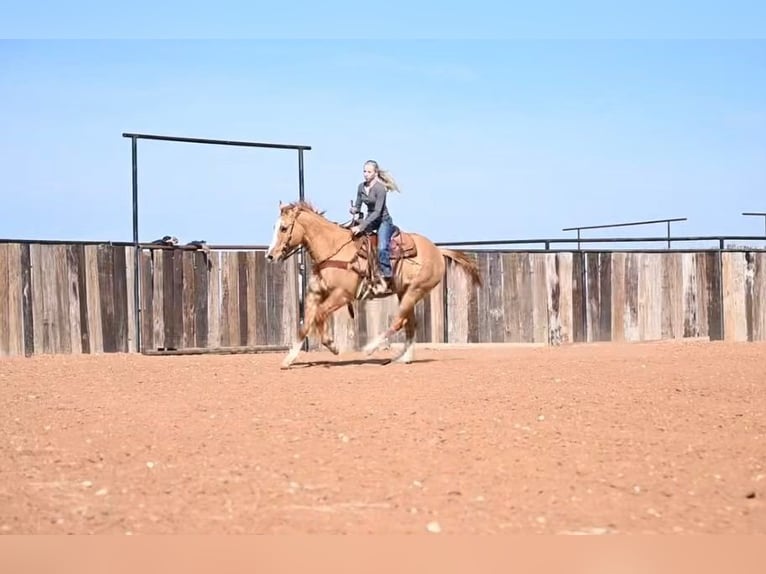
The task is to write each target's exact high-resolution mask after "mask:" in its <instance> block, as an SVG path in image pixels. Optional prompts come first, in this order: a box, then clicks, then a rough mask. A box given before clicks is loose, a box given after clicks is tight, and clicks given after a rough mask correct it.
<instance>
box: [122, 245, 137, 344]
mask: <svg viewBox="0 0 766 574" xmlns="http://www.w3.org/2000/svg"><path fill="white" fill-rule="evenodd" d="M135 263H136V250H135V249H134V248H133V247H125V305H126V307H125V312H126V314H125V321H126V323H127V325H126V326H125V329H126V336H127V352H129V353H134V352H135V351H136V343H137V342H138V340H137V337H136V301H135V299H134V289H135V285H136V281H139V277H136V269H135ZM138 272H139V273H141V269H140V268H139V270H138ZM139 297H140V293H139Z"/></svg>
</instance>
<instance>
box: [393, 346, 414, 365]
mask: <svg viewBox="0 0 766 574" xmlns="http://www.w3.org/2000/svg"><path fill="white" fill-rule="evenodd" d="M414 351H415V347H414V346H413V345H412V344H410V345H406V346H405V347H404V350H403V351H402V352H401V353H399V355H398V356H397V357H396V358H395V359H394V363H404V364H410V363H411V362H412V359H413V355H414Z"/></svg>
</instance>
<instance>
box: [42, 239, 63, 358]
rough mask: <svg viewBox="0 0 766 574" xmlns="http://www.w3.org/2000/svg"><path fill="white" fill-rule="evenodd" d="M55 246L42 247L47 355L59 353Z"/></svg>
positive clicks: (59, 335) (44, 334)
mask: <svg viewBox="0 0 766 574" xmlns="http://www.w3.org/2000/svg"><path fill="white" fill-rule="evenodd" d="M56 247H57V246H56V245H43V246H42V257H41V258H42V269H41V273H40V276H41V280H42V287H43V288H42V294H43V301H42V303H43V349H44V352H45V353H47V354H57V353H59V352H61V329H60V327H59V321H60V315H59V297H58V292H59V287H58V282H57V274H56V254H55V251H56V250H55V248H56Z"/></svg>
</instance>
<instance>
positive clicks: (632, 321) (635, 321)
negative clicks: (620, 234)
mask: <svg viewBox="0 0 766 574" xmlns="http://www.w3.org/2000/svg"><path fill="white" fill-rule="evenodd" d="M624 276H625V312H624V314H623V325H624V327H623V328H624V333H625V340H626V341H639V340H640V339H641V330H640V324H639V292H640V287H639V283H640V276H641V254H640V253H626V254H625V274H624Z"/></svg>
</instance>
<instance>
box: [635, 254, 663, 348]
mask: <svg viewBox="0 0 766 574" xmlns="http://www.w3.org/2000/svg"><path fill="white" fill-rule="evenodd" d="M661 257H662V255H661V254H658V253H642V254H641V255H640V258H641V259H640V260H641V263H640V273H639V287H638V320H639V338H640V340H641V341H658V340H660V339H661V338H662V291H661V289H662V259H661Z"/></svg>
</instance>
